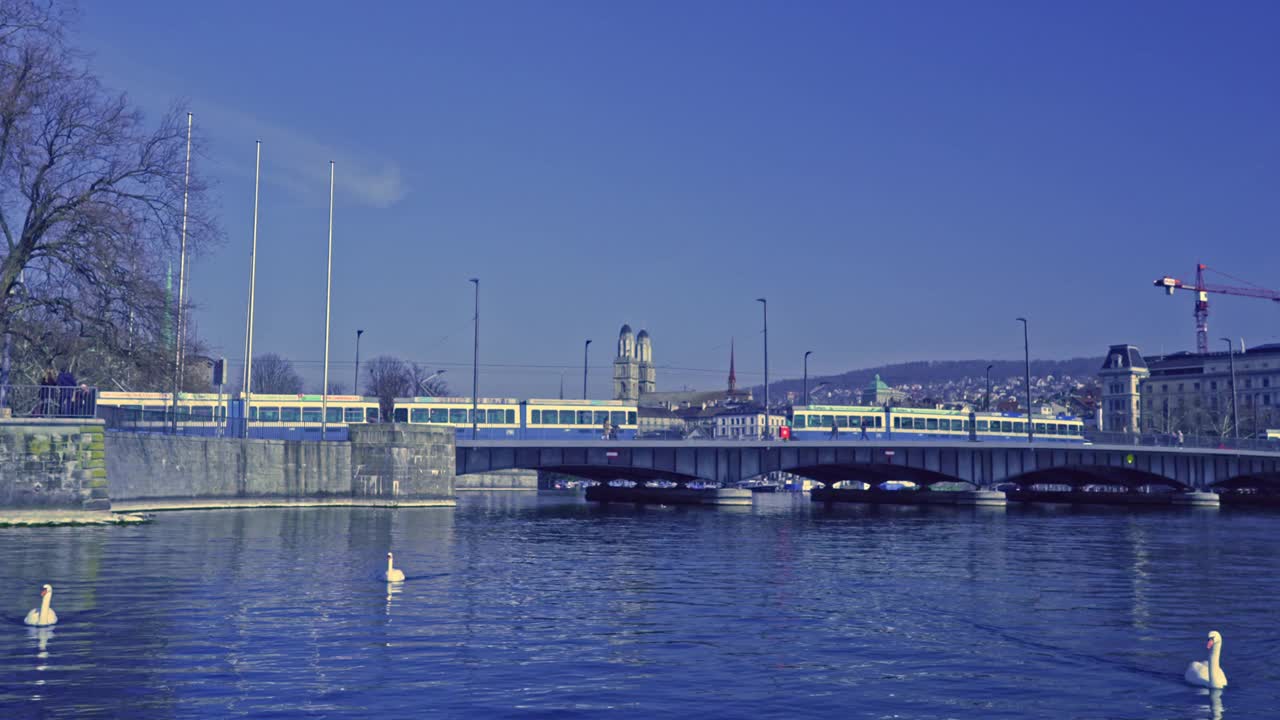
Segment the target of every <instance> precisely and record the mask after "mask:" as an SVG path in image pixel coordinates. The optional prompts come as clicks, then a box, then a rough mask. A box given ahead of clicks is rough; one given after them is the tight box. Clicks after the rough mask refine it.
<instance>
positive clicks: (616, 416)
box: [609, 410, 627, 425]
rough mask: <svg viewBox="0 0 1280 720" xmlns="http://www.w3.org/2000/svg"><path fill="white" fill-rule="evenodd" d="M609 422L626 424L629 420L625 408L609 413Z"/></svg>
mask: <svg viewBox="0 0 1280 720" xmlns="http://www.w3.org/2000/svg"><path fill="white" fill-rule="evenodd" d="M609 422H611V423H613V424H614V425H625V424H626V422H627V413H626V411H625V410H614V411H613V412H611V413H609Z"/></svg>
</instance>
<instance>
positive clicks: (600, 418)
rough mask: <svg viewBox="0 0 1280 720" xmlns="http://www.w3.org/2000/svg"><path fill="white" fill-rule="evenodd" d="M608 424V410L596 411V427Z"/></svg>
mask: <svg viewBox="0 0 1280 720" xmlns="http://www.w3.org/2000/svg"><path fill="white" fill-rule="evenodd" d="M607 422H609V411H608V410H596V418H595V424H596V425H603V424H605V423H607Z"/></svg>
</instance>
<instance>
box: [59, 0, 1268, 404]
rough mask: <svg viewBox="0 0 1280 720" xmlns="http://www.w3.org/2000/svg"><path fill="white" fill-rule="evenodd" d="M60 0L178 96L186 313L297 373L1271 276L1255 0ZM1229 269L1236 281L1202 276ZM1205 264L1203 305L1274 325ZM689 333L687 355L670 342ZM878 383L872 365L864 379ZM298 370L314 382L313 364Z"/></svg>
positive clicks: (492, 381)
mask: <svg viewBox="0 0 1280 720" xmlns="http://www.w3.org/2000/svg"><path fill="white" fill-rule="evenodd" d="M175 7H176V6H174V5H173V4H172V3H161V2H142V1H138V2H130V3H106V2H92V3H85V4H84V7H83V13H82V14H83V17H82V18H81V23H80V26H79V30H78V33H77V42H78V43H79V44H80V45H81V46H82V47H84V48H85V49H87V50H89V51H91V52H92V53H93V55H94V58H93V64H94V66H95V68H96V69H97V70H98V71H99V72H100V73H101V75H102V76H103V78H104V80H105V81H106V82H107V83H108V84H109V85H110V86H112V87H114V88H117V89H121V90H126V91H128V92H129V93H130V95H131V96H132V97H133V98H134V99H135V100H136V101H137V102H139V103H140V104H141V105H142V106H143V107H145V108H147V109H148V110H149V111H152V112H155V113H158V112H160V111H162V110H163V109H164V108H165V107H167V106H168V105H169V104H170V103H171V102H172V101H173V100H175V99H180V98H187V99H189V101H190V103H191V107H192V109H193V110H194V112H195V116H196V123H197V125H198V127H199V129H200V131H201V132H202V133H203V134H204V135H205V137H206V138H207V140H208V146H207V147H208V153H207V157H206V158H205V159H204V160H203V161H202V168H201V169H202V170H203V171H204V172H206V173H209V174H211V175H212V176H213V177H215V178H216V180H217V181H218V182H219V188H218V194H219V203H220V213H221V219H222V222H223V225H224V227H225V229H226V231H227V242H226V243H225V244H224V245H222V246H220V247H218V248H215V249H214V250H213V251H212V252H211V253H209V254H207V255H206V256H204V257H201V258H199V259H198V260H197V261H196V262H195V263H194V265H193V266H192V277H191V281H190V293H191V296H192V297H193V299H194V300H195V301H196V302H197V303H198V304H199V305H200V306H201V307H200V310H199V312H198V314H197V316H196V322H197V323H198V326H199V329H200V332H201V333H202V335H203V336H204V337H205V338H207V339H208V340H209V341H210V342H211V343H212V344H213V345H214V346H215V348H216V349H217V350H218V351H219V352H221V354H224V355H226V356H227V357H228V358H230V359H233V360H234V361H236V362H237V363H238V362H239V361H240V359H241V357H242V355H243V341H244V319H245V303H246V298H247V287H248V247H249V241H250V230H251V217H252V199H253V152H254V140H255V139H261V140H262V141H263V143H264V145H263V189H262V195H261V197H262V209H261V222H260V228H259V264H258V317H257V326H256V327H257V332H256V338H255V350H257V351H262V352H267V351H274V352H278V353H280V354H282V355H284V356H286V357H289V358H292V359H294V360H295V361H298V363H299V367H300V368H301V369H302V370H303V371H304V374H307V375H308V376H310V377H316V378H318V376H319V361H320V359H321V358H322V356H323V347H324V345H323V343H324V315H323V302H324V270H325V241H326V223H327V198H328V195H327V193H328V164H327V163H328V161H329V160H331V159H332V160H335V161H336V162H337V175H338V186H337V203H336V210H335V229H334V279H333V319H332V332H333V340H332V346H331V353H332V362H333V365H332V370H331V373H332V375H333V376H334V377H336V378H337V379H338V380H341V381H343V382H344V383H346V384H347V385H348V386H349V385H350V382H351V371H352V368H351V360H352V356H353V354H354V337H355V329H356V328H357V327H361V328H364V329H365V331H366V332H365V335H364V340H363V342H362V345H361V355H362V358H369V357H372V356H374V355H377V354H383V353H388V354H393V355H397V356H400V357H404V358H409V359H415V360H418V361H420V362H422V363H423V364H424V365H426V366H428V367H429V368H431V369H437V368H447V369H448V372H447V373H446V376H445V378H446V379H447V380H449V381H450V384H451V386H452V387H453V388H454V390H455V391H458V392H459V394H463V393H464V392H469V391H470V367H469V364H470V361H471V326H470V318H471V301H472V296H471V285H470V284H469V283H468V282H467V278H469V277H473V276H479V277H480V278H481V283H482V284H481V325H480V328H481V363H482V368H481V394H482V395H509V396H526V397H527V396H554V395H555V393H556V392H558V388H559V382H560V376H561V373H562V372H563V373H564V377H565V385H566V389H567V391H568V393H570V394H574V393H577V392H580V390H581V362H582V345H583V340H584V339H586V338H592V339H593V341H594V342H593V345H592V350H593V352H592V367H593V370H592V373H593V380H592V383H591V394H592V395H593V396H596V397H604V396H607V394H608V393H609V382H608V380H609V370H608V364H609V362H610V361H611V360H612V354H613V346H614V342H615V340H616V337H617V331H618V327H619V326H620V325H621V324H622V323H623V322H628V323H630V324H631V325H632V326H633V327H635V328H637V329H639V328H641V327H644V328H647V329H648V330H649V332H650V333H651V334H652V335H653V338H654V354H655V359H656V361H657V363H658V365H659V366H660V370H659V376H658V381H659V389H678V388H680V387H683V386H686V385H687V386H691V387H699V388H709V387H718V386H720V385H722V384H723V382H724V376H725V374H726V370H727V367H726V366H727V360H728V357H727V356H728V346H729V342H730V338H736V340H737V348H738V356H737V361H738V362H737V369H738V375H739V381H740V382H741V383H756V382H759V381H760V379H761V352H760V347H761V342H760V305H759V304H758V303H756V302H755V301H754V299H755V298H757V297H760V296H767V297H768V298H769V300H770V305H769V313H770V316H769V330H770V332H769V340H770V374H771V377H772V378H781V377H788V376H791V377H794V376H798V375H799V373H800V367H801V357H802V354H803V352H804V351H805V350H813V351H814V355H813V357H812V358H811V359H810V373H811V374H813V375H819V374H823V373H834V372H840V371H844V370H847V369H851V368H856V367H866V366H871V365H877V364H881V363H886V362H897V361H904V360H915V359H960V358H973V357H995V358H1015V357H1020V356H1021V353H1022V343H1021V341H1022V337H1021V326H1020V325H1019V324H1018V323H1017V322H1015V320H1014V318H1015V317H1016V316H1019V315H1025V316H1028V317H1030V318H1031V320H1032V325H1031V339H1032V347H1033V355H1034V356H1036V357H1071V356H1081V355H1101V354H1102V353H1103V352H1105V349H1106V346H1107V345H1108V344H1110V343H1117V342H1133V343H1136V344H1138V345H1140V346H1141V347H1142V348H1143V350H1144V351H1145V352H1148V353H1158V352H1160V351H1162V350H1163V351H1174V350H1178V349H1192V348H1193V347H1194V324H1193V320H1192V316H1191V310H1192V308H1191V303H1192V296H1191V295H1190V294H1189V293H1188V294H1184V295H1180V296H1177V297H1174V298H1169V297H1166V296H1164V295H1163V294H1161V293H1160V292H1159V291H1158V290H1157V289H1156V288H1154V287H1152V286H1151V282H1152V281H1153V280H1154V279H1155V278H1156V277H1159V276H1160V275H1163V274H1166V273H1169V274H1174V275H1177V276H1180V277H1183V278H1184V279H1188V280H1189V279H1191V277H1190V276H1191V275H1192V274H1193V270H1194V266H1195V263H1196V262H1205V263H1207V264H1208V265H1210V266H1211V267H1216V268H1222V269H1223V270H1224V271H1227V272H1229V273H1232V274H1234V275H1237V276H1239V277H1242V278H1245V279H1247V280H1251V281H1253V282H1256V283H1259V284H1262V285H1268V286H1271V287H1277V288H1280V275H1277V272H1276V269H1277V267H1278V264H1277V261H1278V260H1280V250H1278V249H1277V248H1280V132H1277V130H1276V129H1277V128H1280V91H1277V88H1278V87H1280V85H1278V84H1277V79H1276V78H1277V70H1280V44H1278V43H1276V42H1275V35H1274V29H1275V28H1276V27H1277V26H1280V5H1277V4H1275V3H1266V2H1258V3H1230V4H1222V5H1218V4H1210V3H1180V2H1126V3H1104V2H1082V3H1049V2H964V3H958V2H884V3H853V2H848V3H819V2H810V3H785V2H732V3H731V2H694V3H681V2H665V1H655V2H645V3H622V2H561V1H556V2H467V3H447V4H442V3H416V2H415V3H408V2H406V3H391V2H372V3H364V4H352V3H349V2H310V3H292V4H286V3H264V2H258V3H233V2H228V3H200V4H195V5H186V6H183V8H182V10H181V12H177V11H175ZM1227 282H1233V281H1227ZM1278 313H1280V307H1277V306H1276V305H1275V304H1274V303H1268V302H1265V301H1260V300H1253V299H1242V298H1233V297H1223V296H1214V297H1212V299H1211V315H1210V332H1211V334H1212V336H1213V337H1214V338H1217V337H1218V336H1221V335H1234V336H1243V337H1244V338H1245V340H1246V342H1248V343H1250V344H1260V343H1262V342H1276V341H1280V324H1278V323H1277V320H1278V319H1280V315H1278ZM680 368H683V369H680ZM889 380H892V378H889ZM317 384H318V382H317Z"/></svg>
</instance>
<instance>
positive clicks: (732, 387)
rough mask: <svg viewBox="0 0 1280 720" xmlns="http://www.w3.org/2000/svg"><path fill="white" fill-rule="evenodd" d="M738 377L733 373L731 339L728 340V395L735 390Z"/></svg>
mask: <svg viewBox="0 0 1280 720" xmlns="http://www.w3.org/2000/svg"><path fill="white" fill-rule="evenodd" d="M737 385H738V377H737V376H736V375H734V373H733V338H729V394H730V395H732V394H733V393H734V392H735V391H736V390H737Z"/></svg>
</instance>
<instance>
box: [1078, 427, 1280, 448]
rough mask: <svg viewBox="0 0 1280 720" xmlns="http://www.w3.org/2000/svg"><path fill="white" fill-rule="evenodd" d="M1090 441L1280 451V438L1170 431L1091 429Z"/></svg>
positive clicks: (1134, 444)
mask: <svg viewBox="0 0 1280 720" xmlns="http://www.w3.org/2000/svg"><path fill="white" fill-rule="evenodd" d="M1084 437H1085V439H1086V440H1088V441H1089V442H1093V443H1099V444H1106V445H1133V446H1135V447H1170V448H1177V447H1184V448H1198V449H1206V450H1266V451H1271V452H1280V440H1265V439H1261V438H1239V439H1236V438H1233V437H1219V436H1217V435H1186V434H1183V436H1182V438H1181V439H1179V438H1178V436H1177V434H1169V433H1118V432H1101V431H1097V430H1094V431H1089V432H1086V433H1085V436H1084Z"/></svg>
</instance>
